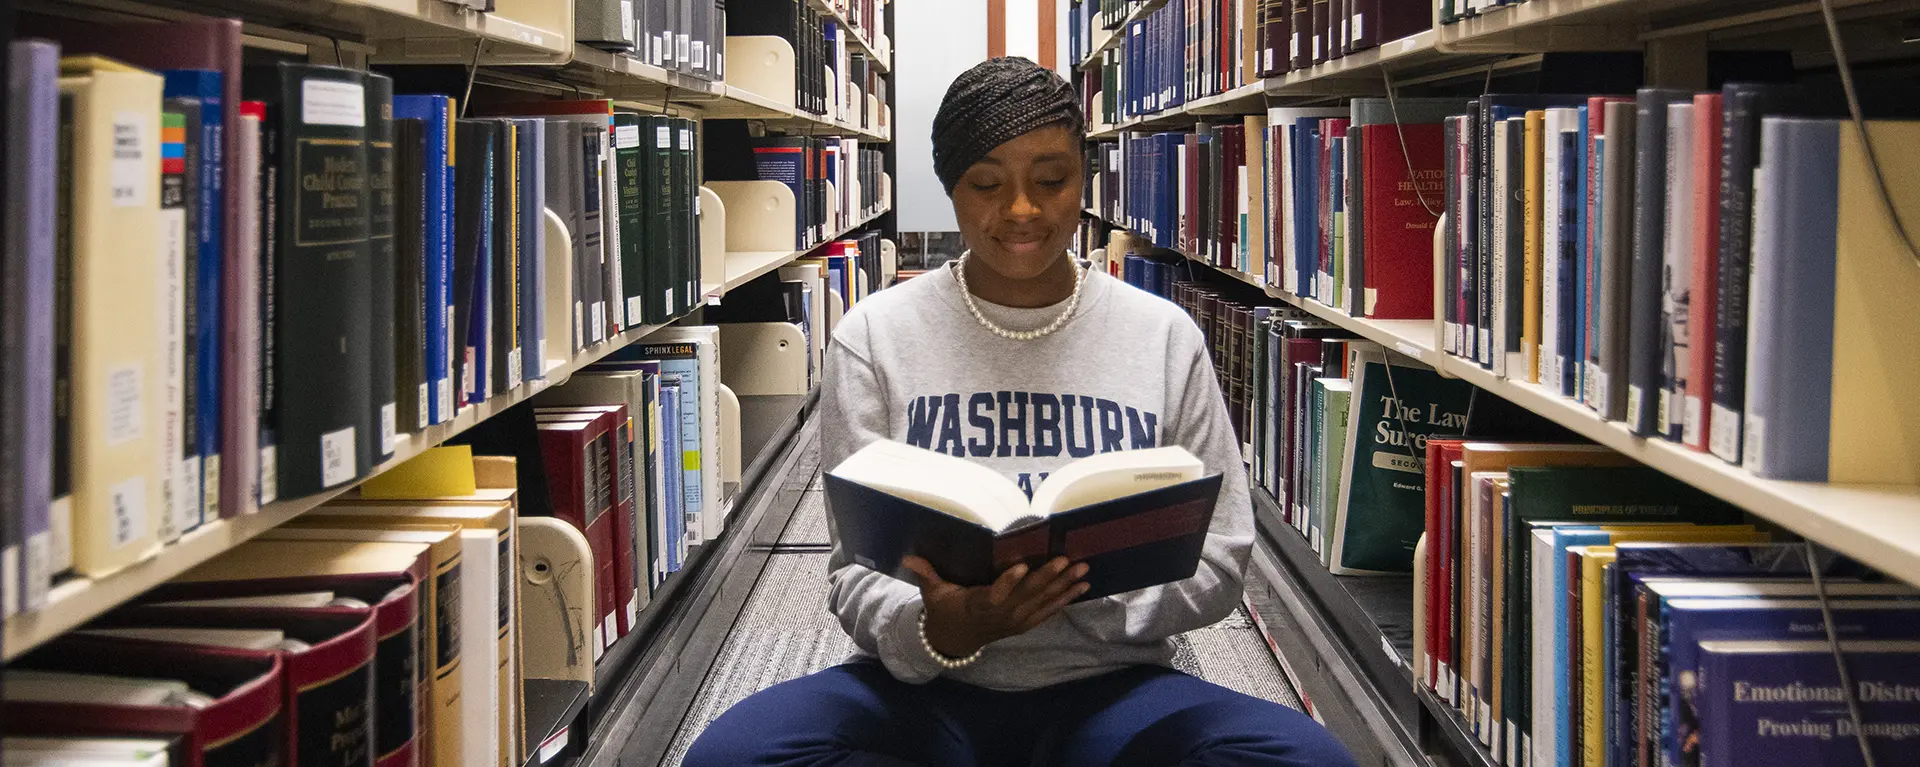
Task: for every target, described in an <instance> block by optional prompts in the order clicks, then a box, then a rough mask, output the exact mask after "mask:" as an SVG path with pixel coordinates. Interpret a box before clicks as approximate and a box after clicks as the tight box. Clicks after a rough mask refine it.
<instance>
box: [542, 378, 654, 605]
mask: <svg viewBox="0 0 1920 767" xmlns="http://www.w3.org/2000/svg"><path fill="white" fill-rule="evenodd" d="M535 417H536V418H537V419H538V420H539V422H540V423H543V424H545V423H561V422H565V421H590V422H592V423H593V425H594V428H596V429H601V430H604V431H605V432H606V433H607V434H609V435H611V436H610V439H611V443H610V444H611V445H612V449H611V450H608V451H606V455H605V459H606V460H605V461H604V462H603V464H602V465H601V466H600V467H599V468H598V469H597V471H600V472H602V473H603V474H604V476H605V477H607V479H608V481H606V482H603V483H601V485H602V487H601V490H602V491H603V492H602V495H604V496H607V497H605V498H603V499H602V502H605V503H611V504H612V509H613V512H614V513H613V520H612V521H613V568H614V569H613V603H614V607H615V608H616V609H615V610H614V613H615V615H614V631H613V634H612V635H611V636H609V637H608V641H609V642H611V641H612V640H613V639H615V638H618V637H623V636H626V635H627V634H629V633H631V632H632V631H633V628H634V625H635V624H636V623H638V622H639V620H640V591H639V590H640V589H641V588H642V585H641V584H644V583H646V581H645V580H644V579H643V578H642V576H641V575H640V567H641V566H642V564H643V563H642V562H641V561H640V557H641V556H644V555H637V552H641V551H645V549H646V540H645V538H644V537H636V536H644V535H645V533H644V532H642V530H644V528H642V527H641V526H640V525H641V524H642V522H641V521H640V519H639V516H638V514H639V512H638V506H636V504H635V503H634V498H635V496H634V478H633V474H632V470H633V467H632V465H630V464H629V463H628V462H627V458H628V457H630V456H631V455H632V447H633V431H632V423H631V421H630V420H629V418H628V417H627V406H626V405H586V406H581V407H564V408H562V407H555V408H541V409H540V410H539V412H538V414H537V415H536V416H535ZM636 542H637V543H638V545H637V546H636ZM596 569H598V568H597V567H596ZM603 628H604V626H603Z"/></svg>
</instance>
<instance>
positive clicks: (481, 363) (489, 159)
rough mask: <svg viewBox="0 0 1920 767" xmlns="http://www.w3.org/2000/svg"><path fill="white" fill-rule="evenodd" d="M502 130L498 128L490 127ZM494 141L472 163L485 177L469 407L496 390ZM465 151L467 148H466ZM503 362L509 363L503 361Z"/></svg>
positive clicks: (470, 338)
mask: <svg viewBox="0 0 1920 767" xmlns="http://www.w3.org/2000/svg"><path fill="white" fill-rule="evenodd" d="M489 127H490V128H491V129H493V130H499V127H498V126H489ZM489 135H491V134H489ZM494 146H495V144H494V142H493V141H491V140H482V141H479V142H476V144H475V147H474V153H475V154H476V155H478V156H476V157H470V158H469V159H470V160H473V161H477V162H479V163H480V168H481V171H480V172H481V174H482V176H481V177H482V178H483V179H486V181H485V182H483V183H481V184H480V185H479V192H480V209H479V210H478V211H477V213H478V214H479V217H480V243H479V256H478V258H476V259H475V262H474V265H473V274H472V276H471V278H472V285H473V292H472V293H471V294H470V295H471V296H472V300H473V304H472V308H471V309H470V310H469V311H468V313H467V327H466V328H465V332H464V336H465V338H466V340H467V359H468V360H469V361H470V364H471V365H472V366H473V367H472V369H471V370H470V371H469V372H468V375H467V404H470V405H478V404H480V403H482V402H486V401H487V394H488V392H490V391H491V390H492V389H493V374H492V370H493V367H492V363H491V361H490V360H489V359H488V357H489V355H491V354H492V353H493V343H492V341H491V340H490V339H491V337H492V334H493V311H494V306H493V300H492V296H493V259H495V258H497V257H499V254H496V253H494V251H493V228H494V227H495V226H498V225H499V224H498V222H496V221H494V218H493V206H494V200H493V181H492V179H493V176H494V174H496V173H499V172H501V171H500V168H501V163H500V162H499V159H500V158H497V157H495V156H494V153H493V149H494ZM463 148H464V147H463ZM501 362H502V363H504V362H505V361H504V360H502V361H501Z"/></svg>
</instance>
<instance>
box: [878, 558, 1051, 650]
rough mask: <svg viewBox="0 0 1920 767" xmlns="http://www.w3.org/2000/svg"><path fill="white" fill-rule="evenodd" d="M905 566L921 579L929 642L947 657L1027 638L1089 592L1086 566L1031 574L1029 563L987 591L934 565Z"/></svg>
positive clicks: (909, 561) (912, 561)
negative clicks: (960, 581)
mask: <svg viewBox="0 0 1920 767" xmlns="http://www.w3.org/2000/svg"><path fill="white" fill-rule="evenodd" d="M901 564H903V565H905V566H906V568H907V569H909V570H912V571H913V572H914V573H915V574H917V575H919V576H920V599H921V602H922V603H923V604H924V605H925V609H926V613H927V642H928V644H931V645H933V649H934V650H937V651H939V653H940V654H941V655H945V656H947V657H949V658H965V657H967V656H969V655H972V654H973V653H974V651H975V650H978V649H980V648H982V647H985V646H987V645H988V644H990V643H992V642H995V641H998V640H1001V639H1005V638H1007V637H1010V636H1017V635H1020V634H1024V633H1026V632H1027V631H1028V630H1030V629H1032V628H1033V627H1035V626H1038V625H1040V624H1042V623H1045V622H1047V619H1048V618H1052V617H1053V615H1054V613H1057V612H1060V610H1061V609H1063V608H1065V607H1066V606H1067V605H1068V604H1070V603H1072V602H1073V600H1075V599H1077V598H1079V597H1080V595H1081V594H1085V593H1087V589H1088V588H1089V587H1088V585H1087V584H1086V582H1084V581H1082V580H1080V579H1081V578H1085V577H1086V575H1087V565H1086V563H1084V562H1083V563H1080V564H1077V565H1076V564H1072V563H1070V562H1068V561H1067V558H1066V557H1055V558H1054V559H1053V560H1052V561H1050V562H1048V563H1046V564H1045V565H1042V566H1041V567H1040V569H1038V570H1033V571H1031V572H1029V571H1028V570H1027V566H1026V565H1024V564H1020V565H1014V566H1012V567H1009V568H1007V569H1006V570H1004V571H1001V573H1000V577H999V578H996V579H994V581H993V583H991V584H989V585H986V586H957V585H954V584H952V583H948V582H947V581H946V580H945V579H942V578H941V577H940V574H939V573H938V572H935V571H934V569H933V564H932V563H931V562H928V561H927V560H925V559H922V558H920V557H913V556H909V557H907V558H905V559H904V560H902V562H901Z"/></svg>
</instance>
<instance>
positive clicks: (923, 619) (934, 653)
mask: <svg viewBox="0 0 1920 767" xmlns="http://www.w3.org/2000/svg"><path fill="white" fill-rule="evenodd" d="M920 646H921V647H924V648H926V650H927V655H928V656H930V657H932V658H933V662H935V663H938V664H940V665H941V666H942V667H944V668H946V669H948V670H953V669H960V668H966V667H968V666H971V665H973V662H974V661H977V660H979V659H980V653H983V652H986V651H987V648H986V646H985V645H982V646H981V647H980V649H978V650H974V651H973V654H972V655H969V656H967V657H965V658H949V657H947V656H945V655H942V654H941V653H940V651H939V650H935V649H933V643H932V642H929V641H927V613H926V611H925V610H922V611H921V612H920Z"/></svg>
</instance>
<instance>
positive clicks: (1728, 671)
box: [1686, 640, 1920, 767]
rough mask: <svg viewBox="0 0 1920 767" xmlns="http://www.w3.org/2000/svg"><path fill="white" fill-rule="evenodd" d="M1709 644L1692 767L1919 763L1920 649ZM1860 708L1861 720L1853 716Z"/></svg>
mask: <svg viewBox="0 0 1920 767" xmlns="http://www.w3.org/2000/svg"><path fill="white" fill-rule="evenodd" d="M1840 650H1841V652H1842V654H1843V655H1844V656H1845V659H1846V666H1847V671H1848V678H1847V681H1848V682H1851V686H1850V687H1848V686H1843V684H1842V677H1841V676H1840V672H1839V669H1838V668H1837V667H1836V666H1835V661H1834V655H1833V648H1832V647H1831V646H1830V645H1829V644H1828V643H1827V642H1826V641H1824V640H1820V641H1754V642H1741V641H1726V642H1721V641H1714V642H1708V643H1707V646H1706V648H1705V652H1704V658H1703V664H1702V666H1701V668H1700V673H1699V675H1698V682H1699V693H1698V696H1697V698H1696V699H1697V701H1698V702H1699V708H1698V709H1697V711H1696V712H1693V713H1694V714H1695V715H1697V716H1698V717H1699V718H1698V720H1697V722H1698V729H1697V730H1695V731H1693V733H1692V734H1693V735H1694V736H1695V739H1694V740H1693V741H1691V742H1690V743H1689V745H1692V746H1694V747H1695V749H1696V750H1695V751H1693V752H1692V753H1690V754H1689V756H1690V757H1691V758H1690V759H1689V761H1687V762H1686V765H1687V767H1694V766H1695V765H1698V766H1699V767H1756V765H1776V764H1777V765H1821V767H1848V766H1850V765H1864V764H1866V763H1867V760H1866V759H1865V758H1864V757H1863V756H1862V755H1861V753H1860V748H1861V745H1860V736H1861V735H1864V736H1865V740H1866V743H1867V748H1868V749H1870V750H1871V751H1872V754H1873V763H1875V764H1884V765H1895V764H1899V765H1909V764H1920V642H1915V641H1854V642H1847V641H1843V642H1842V643H1841V645H1840ZM1849 698H1851V699H1852V701H1853V702H1855V703H1857V704H1858V710H1859V719H1858V720H1856V719H1855V718H1854V716H1853V714H1852V712H1851V711H1850V710H1849V709H1850V706H1849Z"/></svg>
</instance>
